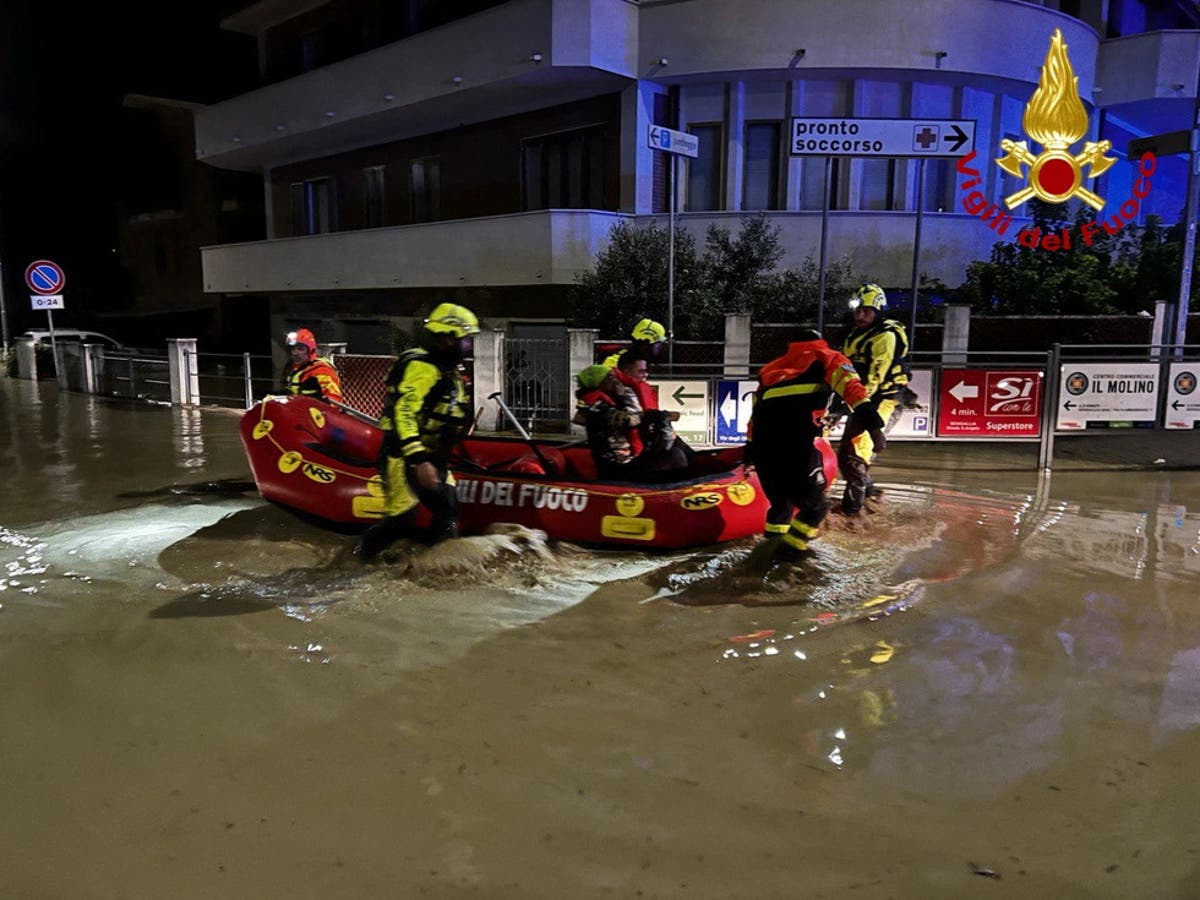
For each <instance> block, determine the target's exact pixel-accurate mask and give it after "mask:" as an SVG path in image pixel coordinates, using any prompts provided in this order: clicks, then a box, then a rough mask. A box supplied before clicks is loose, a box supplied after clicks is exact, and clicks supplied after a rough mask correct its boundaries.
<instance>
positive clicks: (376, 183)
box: [362, 166, 383, 228]
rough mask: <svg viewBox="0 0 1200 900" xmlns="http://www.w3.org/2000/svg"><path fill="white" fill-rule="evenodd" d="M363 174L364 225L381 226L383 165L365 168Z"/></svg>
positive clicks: (370, 226)
mask: <svg viewBox="0 0 1200 900" xmlns="http://www.w3.org/2000/svg"><path fill="white" fill-rule="evenodd" d="M362 175H363V226H364V227H366V228H379V227H380V226H381V225H383V166H371V167H369V168H366V169H363V170H362Z"/></svg>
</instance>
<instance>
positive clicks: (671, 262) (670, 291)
mask: <svg viewBox="0 0 1200 900" xmlns="http://www.w3.org/2000/svg"><path fill="white" fill-rule="evenodd" d="M678 164H679V155H678V154H677V153H672V154H671V177H670V178H669V179H668V184H669V187H668V190H669V192H670V194H671V205H670V210H671V211H670V213H668V215H667V242H668V244H669V246H668V248H667V371H668V372H672V373H673V372H674V371H675V172H676V167H677V165H678Z"/></svg>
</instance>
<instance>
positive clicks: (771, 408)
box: [746, 340, 867, 453]
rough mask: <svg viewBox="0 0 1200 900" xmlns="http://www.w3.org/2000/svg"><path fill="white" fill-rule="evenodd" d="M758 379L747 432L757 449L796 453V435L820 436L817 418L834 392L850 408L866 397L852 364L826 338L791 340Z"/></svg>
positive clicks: (797, 436) (748, 437) (864, 389)
mask: <svg viewBox="0 0 1200 900" xmlns="http://www.w3.org/2000/svg"><path fill="white" fill-rule="evenodd" d="M758 383H759V386H758V390H757V391H756V392H755V404H754V412H753V413H752V414H751V416H750V426H749V429H748V430H747V435H746V437H747V440H750V441H753V442H754V444H755V447H756V452H757V450H759V449H764V450H765V449H769V450H770V451H771V452H778V453H782V452H785V450H786V451H792V450H794V449H795V442H796V439H797V438H806V439H808V440H812V439H813V438H815V437H817V436H818V435H819V434H820V433H821V427H820V426H819V425H818V424H817V419H818V418H819V417H820V416H821V415H823V414H824V412H825V408H826V406H827V405H828V404H829V396H830V394H831V393H832V392H836V393H837V394H838V395H839V396H840V397H841V398H842V399H843V400H845V401H846V405H847V406H849V407H850V408H851V409H853V408H855V407H857V406H859V405H860V404H862V403H864V402H866V400H867V391H866V388H865V387H863V383H862V382H861V381H860V380H859V378H858V375H857V373H856V372H855V371H854V365H853V364H852V363H851V362H850V360H848V359H847V358H846V357H845V356H843V355H842V354H841V353H839V352H838V351H836V350H834V349H833V348H832V347H830V346H829V345H828V344H826V343H825V342H824V341H816V340H813V341H802V342H800V343H796V344H789V345H788V349H787V353H785V354H784V355H783V356H781V357H779V358H778V359H774V360H772V361H771V362H769V363H767V364H766V365H765V366H763V367H762V370H761V371H760V372H759V373H758ZM764 445H767V446H764Z"/></svg>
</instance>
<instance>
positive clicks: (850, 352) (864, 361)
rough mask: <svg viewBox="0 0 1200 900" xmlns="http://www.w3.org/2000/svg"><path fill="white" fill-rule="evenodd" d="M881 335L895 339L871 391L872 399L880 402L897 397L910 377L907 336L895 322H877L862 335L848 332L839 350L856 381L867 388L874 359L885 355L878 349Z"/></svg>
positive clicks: (888, 320)
mask: <svg viewBox="0 0 1200 900" xmlns="http://www.w3.org/2000/svg"><path fill="white" fill-rule="evenodd" d="M883 334H891V335H892V336H893V337H894V338H895V342H896V347H895V351H894V352H893V353H892V359H891V361H890V362H889V363H885V365H886V368H885V370H884V371H882V372H879V373H878V378H879V383H878V384H877V385H876V386H875V388H874V395H877V396H878V397H879V398H880V399H884V398H890V397H896V396H898V395H899V394H901V393H902V392H903V388H904V386H905V385H907V384H908V379H909V376H910V375H911V374H912V368H911V366H910V364H909V360H908V346H909V345H908V333H907V332H906V331H905V330H904V326H903V325H901V324H900V323H899V322H897V321H896V320H895V319H883V320H877V321H876V322H875V323H873V324H872V325H871V327H870V328H867V329H864V330H862V331H860V330H858V329H857V328H856V329H855V330H853V331H851V332H850V334H849V336H848V337H847V338H846V343H845V344H844V345H843V347H842V352H843V353H845V354H846V356H848V357H850V360H851V361H852V362H853V363H854V369H855V371H856V372H858V377H859V378H860V379H862V381H863V383H864V384H867V385H870V384H871V373H872V370H873V369H875V368H876V365H877V363H878V360H877V356H878V354H880V353H883V352H885V351H884V350H883V349H882V347H880V346H879V345H880V343H881V342H880V341H879V340H878V338H879V337H880V336H881V335H883Z"/></svg>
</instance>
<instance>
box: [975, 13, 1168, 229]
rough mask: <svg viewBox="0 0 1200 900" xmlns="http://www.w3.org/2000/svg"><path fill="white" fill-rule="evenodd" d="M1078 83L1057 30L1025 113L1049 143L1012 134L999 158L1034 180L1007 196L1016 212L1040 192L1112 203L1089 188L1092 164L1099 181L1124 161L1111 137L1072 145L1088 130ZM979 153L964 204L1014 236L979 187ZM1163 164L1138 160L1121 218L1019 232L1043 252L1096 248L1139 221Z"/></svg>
mask: <svg viewBox="0 0 1200 900" xmlns="http://www.w3.org/2000/svg"><path fill="white" fill-rule="evenodd" d="M1078 84H1079V79H1078V78H1077V77H1076V75H1075V71H1074V70H1073V69H1072V68H1071V60H1070V58H1069V57H1068V56H1067V45H1066V44H1065V43H1064V42H1063V38H1062V32H1061V31H1059V30H1058V29H1055V31H1054V34H1053V36H1052V37H1051V38H1050V49H1049V51H1048V52H1047V53H1046V61H1045V62H1044V63H1042V75H1041V78H1040V79H1039V81H1038V86H1037V90H1035V91H1034V92H1033V96H1032V97H1030V98H1029V102H1028V103H1027V104H1025V114H1024V116H1022V117H1021V126H1022V127H1023V128H1024V130H1025V133H1026V134H1027V135H1029V137H1031V138H1033V140H1035V141H1037V142H1038V143H1039V144H1041V145H1042V148H1043V149H1042V152H1041V153H1033V152H1032V151H1031V150H1030V149H1029V147H1028V146H1027V145H1026V142H1025V141H1011V140H1009V139H1008V138H1005V139H1004V140H1002V141H1001V142H1000V149H1001V150H1003V151H1004V153H1005V155H1004V156H1002V157H1000V158H999V159H997V160H996V161H995V162H996V165H998V166H999V167H1000V168H1001V169H1003V170H1004V171H1005V172H1007V173H1008V174H1009V175H1012V176H1014V177H1016V178H1020V179H1021V180H1022V181H1024V182H1026V184H1025V187H1023V188H1021V189H1020V190H1018V191H1015V192H1014V193H1012V194H1009V195H1008V196H1007V197H1005V198H1004V205H1005V206H1007V207H1008V209H1009V210H1013V209H1016V208H1017V207H1018V206H1020V205H1021V204H1022V203H1024V202H1025V201H1026V200H1029V199H1031V198H1033V197H1038V198H1039V199H1041V200H1045V201H1046V202H1048V203H1066V202H1067V201H1068V200H1070V199H1071V198H1073V197H1078V198H1079V199H1080V200H1082V201H1083V202H1084V203H1086V204H1087V205H1088V206H1090V207H1091V208H1092V209H1095V210H1099V209H1100V208H1101V207H1103V206H1104V198H1103V197H1101V196H1099V195H1098V194H1095V193H1093V192H1092V191H1090V190H1088V189H1087V188H1086V187H1084V186H1083V169H1084V166H1087V167H1088V170H1089V173H1088V177H1089V178H1095V177H1096V176H1097V175H1101V174H1103V173H1104V172H1107V171H1108V169H1109V168H1110V167H1112V165H1113V164H1114V163H1116V162H1117V160H1116V159H1115V158H1114V157H1111V156H1108V155H1107V154H1108V151H1109V150H1111V149H1112V143H1111V142H1110V141H1098V142H1097V141H1086V142H1085V143H1084V145H1083V149H1082V150H1080V151H1079V152H1078V153H1072V152H1071V150H1070V148H1071V145H1072V144H1074V143H1076V142H1077V141H1078V140H1079V139H1080V138H1082V137H1083V136H1084V135H1085V134H1086V133H1087V130H1088V115H1087V110H1085V109H1084V108H1083V101H1082V100H1080V98H1079V87H1078ZM975 156H976V152H975V151H974V150H972V151H971V152H970V153H968V154H967V155H966V156H964V157H962V158H961V159H960V160H959V161H958V164H957V166H956V168H957V170H958V173H959V175H960V176H962V180H961V181H960V183H959V186H960V187H961V188H962V190H963V192H964V193H963V196H962V200H961V203H962V208H963V210H964V211H965V212H967V213H968V214H970V215H972V216H977V217H978V218H979V219H981V220H982V221H984V222H985V223H987V226H988V227H989V228H991V229H992V230H993V231H994V232H996V233H997V234H1000V235H1004V234H1007V233H1008V230H1009V226H1010V225H1011V224H1012V214H1011V213H1009V212H1005V211H1004V210H1002V209H1001V208H1000V207H999V206H997V205H996V204H995V203H991V202H990V201H988V200H987V198H986V197H984V195H983V194H982V193H981V192H980V191H978V190H975V188H977V186H978V185H980V184H982V183H983V177H982V175H981V174H980V171H979V169H977V168H975V167H974V165H973V163H975ZM1026 167H1028V171H1026ZM1157 168H1158V160H1157V159H1156V158H1155V156H1154V154H1153V153H1146V154H1144V155H1143V156H1142V158H1141V159H1139V160H1138V161H1137V177H1136V178H1135V179H1134V181H1133V187H1132V191H1131V196H1130V197H1129V199H1128V200H1126V201H1125V202H1124V203H1122V204H1121V206H1120V208H1119V210H1118V211H1117V212H1116V213H1114V214H1113V215H1111V216H1108V217H1106V218H1105V219H1092V220H1091V221H1088V222H1083V223H1082V224H1080V225H1079V226H1078V229H1077V230H1078V234H1073V232H1075V231H1076V228H1075V226H1069V227H1066V228H1063V229H1061V230H1060V231H1057V232H1048V233H1046V234H1042V231H1041V229H1040V228H1035V227H1033V226H1027V227H1025V228H1022V229H1021V230H1020V231H1019V232H1017V235H1016V239H1017V242H1018V243H1019V244H1021V245H1022V246H1025V247H1035V248H1038V247H1040V248H1041V249H1042V250H1050V251H1054V250H1069V249H1071V246H1072V241H1073V240H1075V241H1080V240H1081V241H1083V243H1084V245H1085V246H1091V244H1092V242H1093V241H1094V240H1095V238H1096V235H1098V234H1099V233H1100V232H1101V231H1104V232H1105V233H1106V234H1109V235H1114V234H1116V233H1117V232H1118V231H1120V230H1121V229H1122V228H1124V227H1125V225H1126V223H1128V222H1132V221H1134V220H1135V219H1136V218H1137V214H1138V206H1139V204H1140V202H1141V201H1142V200H1143V199H1145V198H1146V196H1147V195H1149V193H1150V177H1151V176H1152V175H1153V174H1154V171H1155V169H1157Z"/></svg>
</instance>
